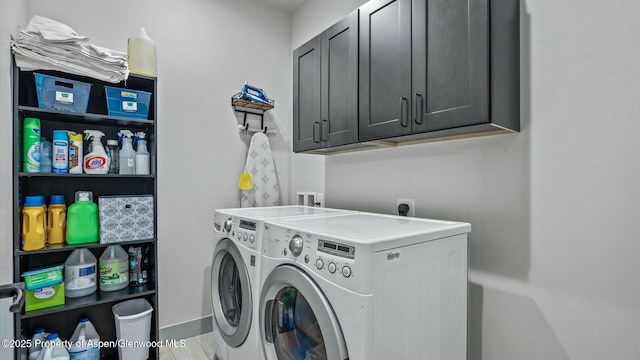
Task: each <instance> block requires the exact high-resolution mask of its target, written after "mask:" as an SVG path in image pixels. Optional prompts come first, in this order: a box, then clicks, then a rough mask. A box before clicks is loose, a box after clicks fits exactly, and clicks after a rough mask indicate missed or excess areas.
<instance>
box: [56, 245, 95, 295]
mask: <svg viewBox="0 0 640 360" xmlns="http://www.w3.org/2000/svg"><path fill="white" fill-rule="evenodd" d="M97 268H98V261H97V259H96V257H95V256H93V254H92V253H91V251H89V250H88V249H76V250H74V251H73V252H72V253H71V255H69V257H68V258H67V261H65V262H64V295H65V296H66V297H70V298H76V297H81V296H85V295H89V294H93V293H94V292H96V290H97V289H98V280H97V277H98V276H97Z"/></svg>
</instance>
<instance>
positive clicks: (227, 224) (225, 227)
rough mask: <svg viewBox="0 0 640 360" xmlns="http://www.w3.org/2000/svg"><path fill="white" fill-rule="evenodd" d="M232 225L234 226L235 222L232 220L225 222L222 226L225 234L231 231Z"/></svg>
mask: <svg viewBox="0 0 640 360" xmlns="http://www.w3.org/2000/svg"><path fill="white" fill-rule="evenodd" d="M232 225H233V221H232V220H231V218H228V219H227V220H225V221H224V225H222V231H224V232H229V231H231V226H232Z"/></svg>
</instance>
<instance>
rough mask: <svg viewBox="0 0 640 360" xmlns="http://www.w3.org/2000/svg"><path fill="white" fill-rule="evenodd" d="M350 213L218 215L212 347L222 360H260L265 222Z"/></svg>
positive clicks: (281, 210) (283, 210) (277, 210)
mask: <svg viewBox="0 0 640 360" xmlns="http://www.w3.org/2000/svg"><path fill="white" fill-rule="evenodd" d="M342 213H352V212H351V211H346V210H337V209H327V208H317V207H307V206H278V207H262V208H242V209H221V210H216V211H215V214H214V254H213V264H212V267H211V282H212V284H211V297H212V304H213V329H214V330H213V344H214V350H215V352H216V355H217V357H218V358H219V359H221V360H245V359H252V360H253V359H260V358H261V354H262V352H261V350H260V342H259V339H260V333H259V331H258V320H257V315H258V310H259V309H258V307H257V305H256V304H257V300H258V296H259V295H260V292H259V286H260V274H261V272H260V270H261V269H260V263H261V251H262V233H263V229H264V221H265V220H266V219H271V218H285V217H305V216H322V215H330V214H342Z"/></svg>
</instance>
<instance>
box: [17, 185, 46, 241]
mask: <svg viewBox="0 0 640 360" xmlns="http://www.w3.org/2000/svg"><path fill="white" fill-rule="evenodd" d="M45 224H46V221H45V206H44V197H43V196H27V197H26V198H25V201H24V207H23V208H22V236H21V240H22V250H25V251H29V250H39V249H43V248H44V246H45V239H46V235H45V232H46V228H45Z"/></svg>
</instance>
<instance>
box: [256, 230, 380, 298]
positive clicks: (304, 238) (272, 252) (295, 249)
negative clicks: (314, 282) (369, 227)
mask: <svg viewBox="0 0 640 360" xmlns="http://www.w3.org/2000/svg"><path fill="white" fill-rule="evenodd" d="M357 250H358V249H357V246H356V244H352V243H350V242H348V241H344V240H338V239H330V238H327V237H322V236H318V235H316V234H311V233H306V232H301V231H295V230H291V229H286V228H281V227H278V226H273V225H268V226H267V227H266V228H265V243H264V245H263V252H262V253H263V254H264V255H265V256H267V257H270V258H276V259H278V258H281V259H288V260H290V261H293V262H295V263H296V264H297V265H298V266H300V267H302V268H304V269H306V270H307V271H309V272H310V273H314V274H317V275H318V276H321V277H323V278H325V279H327V280H329V281H331V282H333V283H335V284H338V285H340V286H343V287H345V288H347V289H350V290H352V291H355V292H358V293H364V294H367V293H369V291H370V290H369V289H370V286H371V277H370V276H369V270H368V269H367V267H368V266H367V264H369V263H370V262H369V261H367V256H366V251H365V252H364V253H362V254H361V255H362V256H361V257H358V256H356V254H358V253H359V252H358V251H357Z"/></svg>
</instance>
